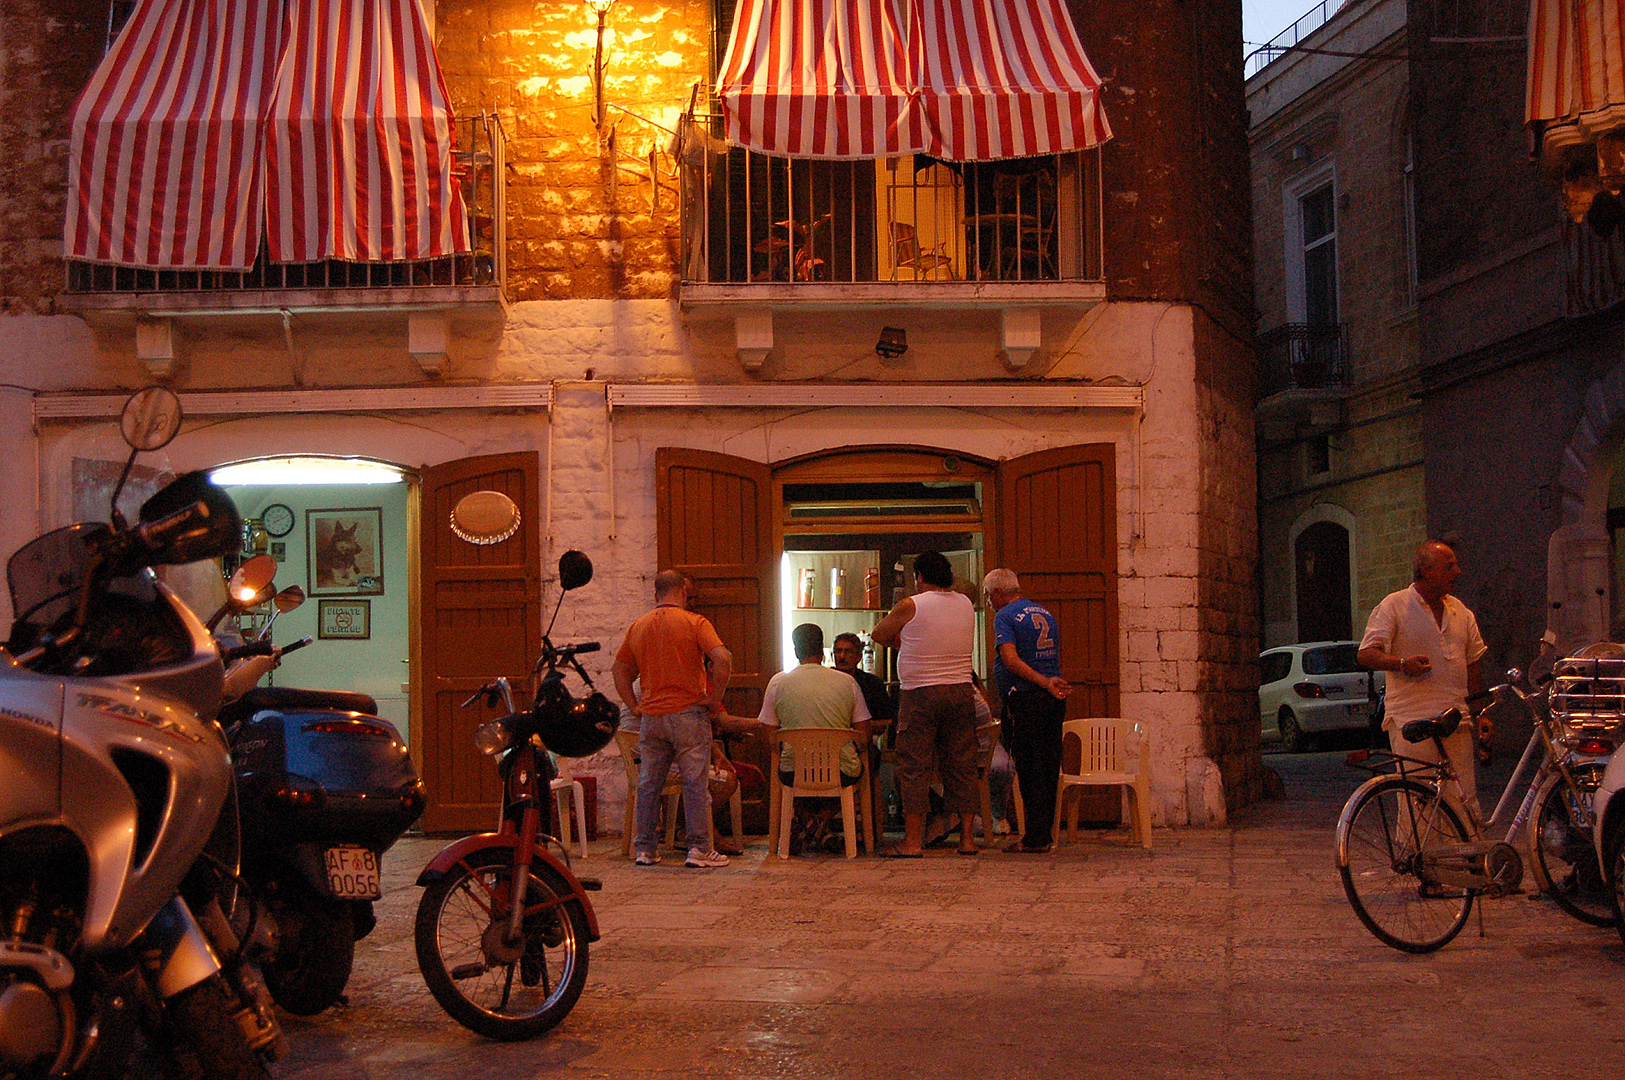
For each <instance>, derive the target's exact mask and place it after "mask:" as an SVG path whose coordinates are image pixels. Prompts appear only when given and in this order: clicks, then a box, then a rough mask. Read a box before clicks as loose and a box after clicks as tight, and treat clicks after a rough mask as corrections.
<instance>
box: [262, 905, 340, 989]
mask: <svg viewBox="0 0 1625 1080" xmlns="http://www.w3.org/2000/svg"><path fill="white" fill-rule="evenodd" d="M271 912H272V915H273V916H274V917H275V918H276V924H277V936H278V942H277V950H276V955H274V956H272V957H271V958H270V959H269V960H268V961H266V963H265V964H264V965H262V967H261V969H260V974H262V975H264V976H265V985H266V987H267V988H268V989H269V990H270V991H271V997H272V999H273V1000H275V1001H276V1003H277V1004H278V1005H280V1006H282V1007H283V1008H284V1009H287V1010H288V1011H289V1012H291V1013H293V1014H294V1015H295V1016H315V1015H316V1014H317V1013H319V1012H321V1011H322V1010H323V1009H325V1008H327V1007H328V1006H329V1005H332V1004H333V1003H334V1002H336V1001H338V999H339V998H340V997H342V996H343V994H344V985H345V984H346V983H348V982H349V981H350V968H351V967H352V966H353V965H354V963H355V920H354V917H353V913H352V910H351V907H350V905H349V904H348V903H346V902H345V901H343V900H330V899H328V898H326V897H318V896H314V895H306V896H299V897H297V898H296V899H295V900H294V901H293V902H291V903H289V902H278V903H276V904H274V905H273V906H272V908H271Z"/></svg>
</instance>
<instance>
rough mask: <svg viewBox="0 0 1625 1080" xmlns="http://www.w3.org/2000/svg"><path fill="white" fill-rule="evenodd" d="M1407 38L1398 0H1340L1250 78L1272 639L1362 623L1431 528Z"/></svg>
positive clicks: (1265, 593)
mask: <svg viewBox="0 0 1625 1080" xmlns="http://www.w3.org/2000/svg"><path fill="white" fill-rule="evenodd" d="M1405 40H1406V5H1405V4H1404V3H1403V2H1388V0H1366V2H1362V3H1353V4H1345V5H1344V6H1343V7H1342V8H1340V9H1338V10H1337V12H1336V13H1335V14H1333V15H1332V16H1331V17H1330V18H1329V19H1328V20H1327V21H1326V23H1325V24H1324V25H1323V26H1321V27H1320V28H1319V29H1317V30H1315V31H1314V32H1313V33H1312V34H1311V35H1309V37H1307V38H1306V39H1305V42H1304V44H1305V46H1306V49H1307V50H1308V51H1302V52H1297V53H1288V54H1286V55H1284V56H1281V57H1279V58H1276V59H1274V60H1273V61H1271V62H1270V63H1269V64H1268V65H1266V66H1264V67H1263V68H1262V69H1261V70H1260V71H1258V72H1257V73H1256V74H1254V75H1252V76H1251V77H1250V78H1249V79H1248V81H1247V101H1248V109H1249V115H1250V123H1251V130H1250V136H1249V138H1250V142H1251V145H1252V181H1253V218H1254V237H1255V246H1256V252H1257V276H1256V282H1255V295H1256V297H1257V301H1258V313H1259V330H1260V333H1261V335H1262V340H1263V341H1264V342H1265V344H1264V345H1262V346H1261V362H1262V363H1263V365H1264V373H1263V375H1262V379H1263V385H1262V386H1261V388H1260V399H1261V400H1260V405H1259V414H1258V417H1259V419H1258V429H1259V549H1260V559H1259V564H1260V577H1261V590H1262V604H1263V612H1264V617H1263V622H1264V644H1265V645H1266V646H1275V645H1282V644H1287V643H1289V642H1295V641H1313V640H1325V639H1340V638H1347V637H1354V638H1358V637H1359V635H1360V632H1361V630H1362V629H1363V628H1364V625H1365V618H1366V615H1367V614H1368V613H1369V612H1370V610H1371V609H1372V607H1374V606H1375V605H1376V603H1377V601H1379V600H1380V599H1382V597H1383V596H1384V595H1386V594H1387V593H1388V592H1390V591H1392V590H1394V589H1396V588H1400V587H1403V586H1404V585H1405V584H1406V583H1407V582H1408V581H1409V580H1410V562H1411V553H1412V551H1413V549H1414V548H1415V546H1416V544H1417V542H1418V541H1419V540H1420V539H1422V538H1423V537H1424V536H1425V534H1426V528H1427V524H1426V500H1425V488H1424V483H1423V476H1424V468H1423V451H1422V409H1421V407H1420V405H1419V404H1418V403H1417V402H1416V401H1415V400H1413V394H1414V392H1415V391H1416V389H1417V387H1418V360H1419V354H1418V349H1419V343H1418V323H1417V280H1416V262H1415V256H1416V251H1415V233H1414V231H1413V229H1412V228H1411V224H1410V223H1411V221H1412V220H1413V217H1414V209H1415V190H1414V184H1413V177H1414V173H1413V168H1412V166H1413V162H1412V157H1411V155H1412V139H1413V130H1412V125H1411V113H1410V104H1409V102H1410V95H1409V68H1408V64H1407V61H1406V59H1405ZM1316 200H1319V201H1318V202H1317V201H1316ZM1305 206H1308V207H1310V210H1311V211H1313V210H1315V209H1317V208H1319V207H1325V208H1326V210H1327V212H1329V214H1330V216H1331V220H1330V221H1329V222H1327V223H1326V224H1327V225H1329V226H1330V228H1329V231H1328V232H1326V233H1324V234H1316V235H1314V236H1311V237H1309V238H1308V244H1312V245H1317V246H1319V247H1322V248H1323V247H1325V246H1326V245H1330V246H1331V247H1332V248H1333V249H1334V250H1335V259H1334V260H1333V261H1331V262H1330V264H1329V265H1330V269H1329V270H1327V269H1326V267H1325V265H1320V266H1315V265H1309V270H1308V273H1309V274H1310V275H1311V276H1312V275H1314V274H1317V273H1318V274H1319V275H1321V276H1322V277H1329V278H1330V282H1329V289H1330V292H1331V294H1332V296H1333V303H1332V304H1331V306H1330V308H1329V309H1328V310H1323V311H1317V312H1314V313H1307V312H1306V310H1305V292H1306V291H1307V290H1311V289H1313V288H1314V287H1315V283H1314V282H1312V281H1311V282H1306V281H1305V276H1306V269H1305V268H1306V265H1308V264H1311V263H1312V260H1313V259H1314V256H1313V254H1312V252H1313V251H1314V250H1315V248H1314V247H1309V246H1306V236H1305V230H1306V225H1309V224H1310V222H1309V217H1310V216H1311V215H1310V214H1306V211H1305ZM1306 252H1309V253H1311V254H1307V255H1306ZM1311 315H1313V317H1311ZM1316 318H1318V319H1321V320H1324V322H1323V323H1321V324H1320V325H1316V324H1315V319H1316ZM1322 349H1325V350H1328V351H1329V353H1330V354H1331V355H1332V356H1333V357H1334V358H1335V363H1334V364H1332V365H1331V368H1332V370H1326V369H1327V367H1328V365H1326V364H1324V363H1319V362H1317V361H1319V360H1320V359H1321V358H1320V357H1319V356H1318V355H1317V352H1318V351H1319V350H1322ZM1294 350H1296V351H1295V352H1294ZM1328 562H1335V563H1336V565H1334V566H1331V567H1328Z"/></svg>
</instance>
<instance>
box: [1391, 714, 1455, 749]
mask: <svg viewBox="0 0 1625 1080" xmlns="http://www.w3.org/2000/svg"><path fill="white" fill-rule="evenodd" d="M1460 726H1461V710H1460V709H1446V710H1445V711H1444V712H1442V713H1440V714H1439V715H1438V716H1430V717H1428V718H1427V719H1426V720H1412V721H1409V722H1408V723H1406V724H1405V726H1404V727H1402V728H1400V729H1399V731H1400V734H1401V735H1404V736H1405V738H1406V739H1407V740H1408V741H1410V742H1426V741H1427V740H1429V739H1444V738H1448V737H1449V736H1450V735H1451V734H1453V733H1454V732H1455V730H1456V728H1458V727H1460Z"/></svg>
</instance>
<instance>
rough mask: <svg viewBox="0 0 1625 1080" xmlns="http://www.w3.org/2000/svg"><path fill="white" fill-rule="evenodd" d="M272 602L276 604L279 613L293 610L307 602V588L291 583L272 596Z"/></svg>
mask: <svg viewBox="0 0 1625 1080" xmlns="http://www.w3.org/2000/svg"><path fill="white" fill-rule="evenodd" d="M271 602H272V603H273V604H275V605H276V609H277V612H278V613H279V614H280V613H281V612H284V611H292V610H293V609H294V608H296V607H298V606H299V605H300V604H303V603H304V602H305V590H303V589H301V588H300V587H299V586H297V585H289V586H288V587H287V588H286V589H283V590H282V591H281V592H279V593H277V594H276V596H274V597H272V599H271Z"/></svg>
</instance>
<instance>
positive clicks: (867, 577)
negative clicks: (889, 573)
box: [863, 566, 880, 611]
mask: <svg viewBox="0 0 1625 1080" xmlns="http://www.w3.org/2000/svg"><path fill="white" fill-rule="evenodd" d="M863 606H864V607H866V608H869V609H870V610H871V611H872V610H874V609H875V608H878V607H879V606H880V567H878V566H871V567H869V568H868V569H867V570H865V571H864V572H863Z"/></svg>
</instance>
